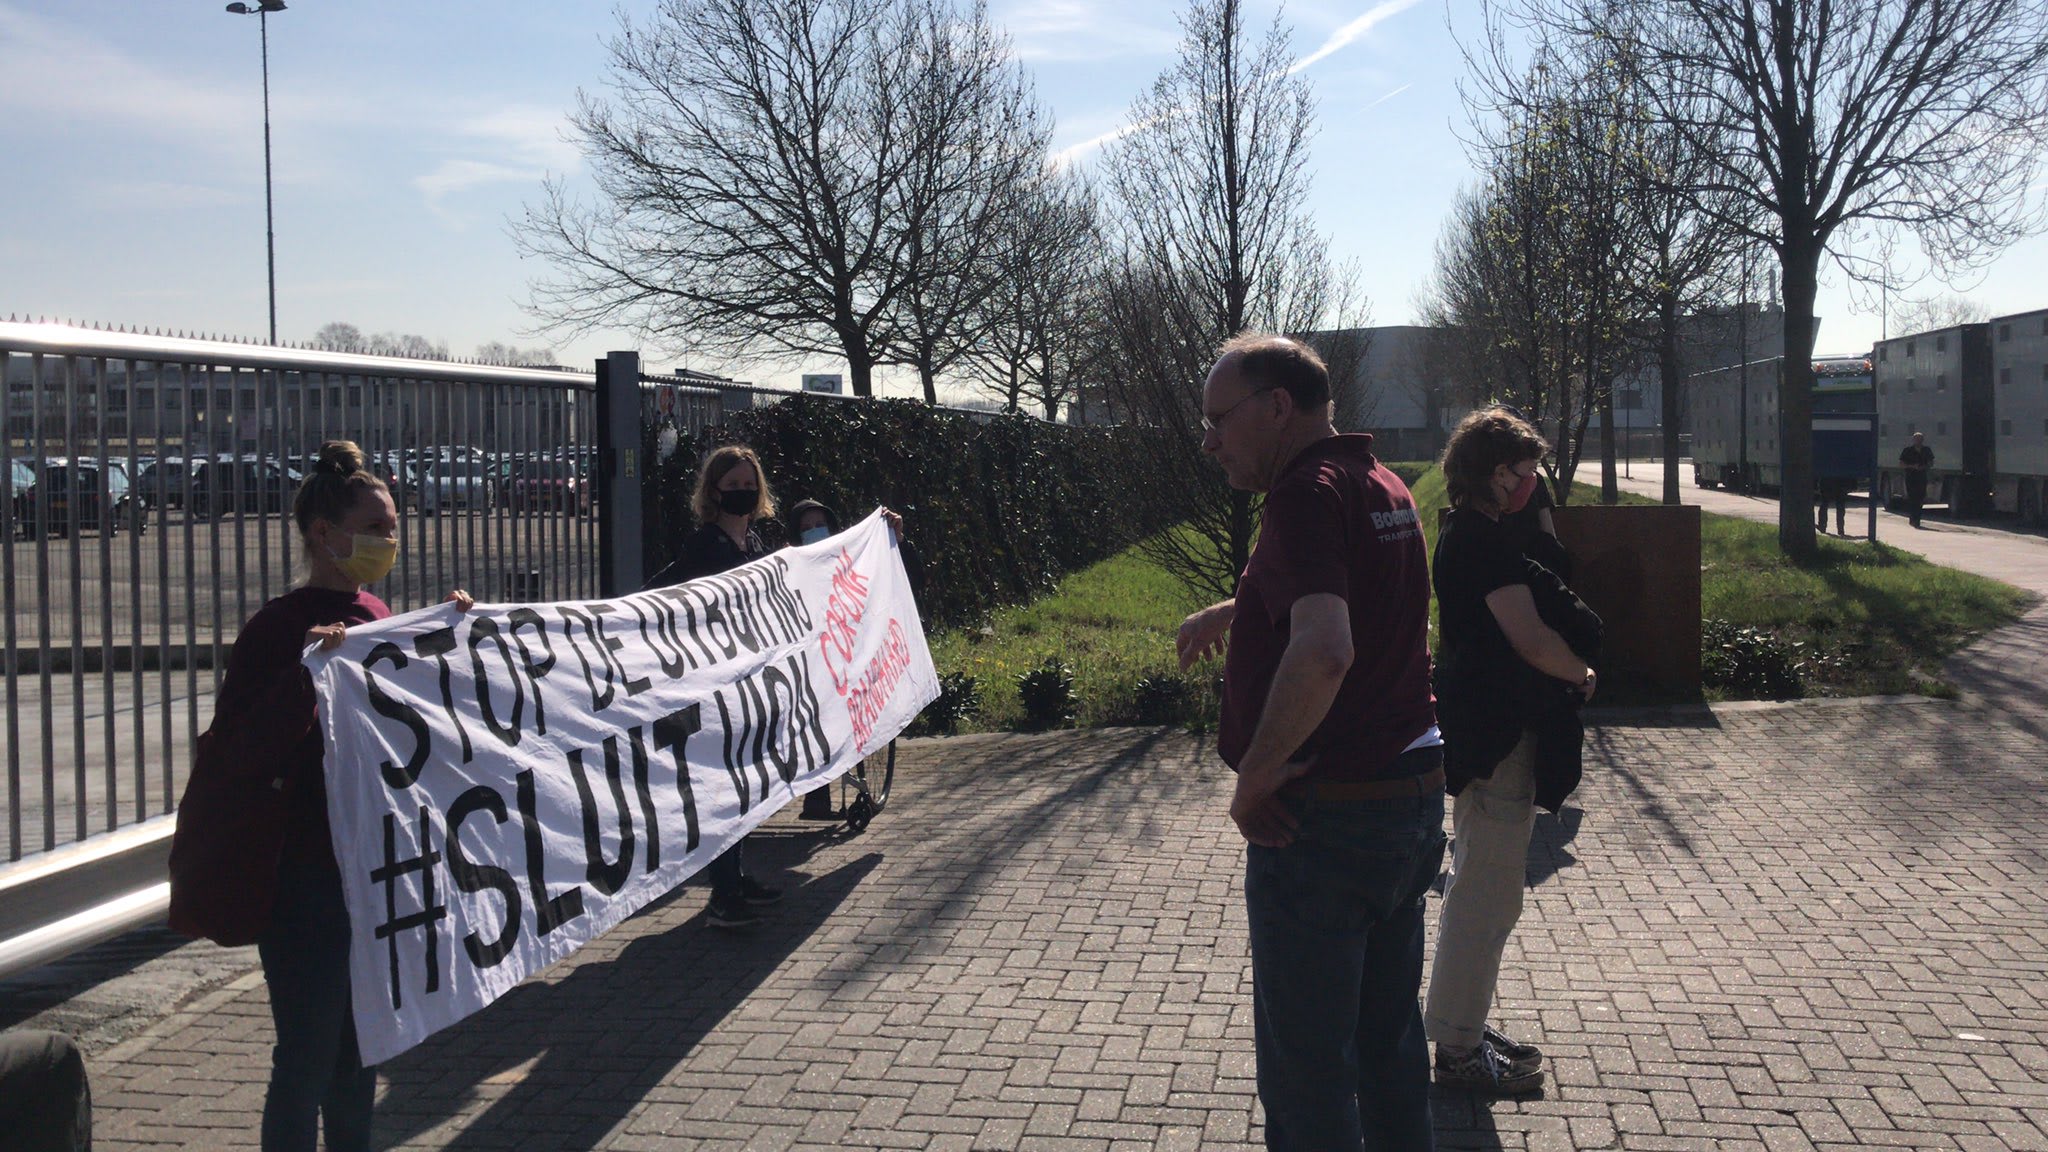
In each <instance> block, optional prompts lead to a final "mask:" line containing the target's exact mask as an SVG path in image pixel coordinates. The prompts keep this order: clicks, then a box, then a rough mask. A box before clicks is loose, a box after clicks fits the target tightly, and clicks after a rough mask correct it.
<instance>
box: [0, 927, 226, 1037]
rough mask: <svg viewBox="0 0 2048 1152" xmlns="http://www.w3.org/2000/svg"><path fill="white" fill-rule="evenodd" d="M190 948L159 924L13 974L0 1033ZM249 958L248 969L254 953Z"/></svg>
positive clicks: (0, 1001) (1, 996) (3, 998)
mask: <svg viewBox="0 0 2048 1152" xmlns="http://www.w3.org/2000/svg"><path fill="white" fill-rule="evenodd" d="M191 944H192V940H191V939H190V938H188V937H185V936H180V935H178V934H177V933H176V932H173V931H171V930H170V929H169V928H166V927H164V926H163V925H161V924H159V925H154V926H152V927H148V928H138V929H136V930H135V931H133V932H127V933H123V934H122V935H120V936H116V937H114V938H113V939H112V940H106V941H103V942H101V943H98V944H95V945H93V946H92V947H90V948H87V949H85V950H84V951H82V952H74V953H72V954H71V955H69V956H66V957H64V958H63V959H61V960H53V961H51V962H50V963H48V964H44V965H42V966H40V967H37V968H31V969H29V970H28V971H26V972H18V973H16V974H14V975H12V976H9V977H7V978H6V979H4V980H0V1028H12V1027H14V1026H15V1025H17V1024H20V1023H21V1022H23V1021H24V1020H27V1019H29V1018H30V1017H32V1016H35V1015H36V1014H38V1013H40V1012H43V1011H45V1010H47V1009H49V1008H53V1007H56V1006H58V1005H61V1004H64V1003H65V1002H67V1001H69V1000H71V999H73V998H74V997H77V996H80V995H82V994H84V993H87V992H90V991H91V990H93V989H95V988H98V987H99V986H101V985H103V984H105V983H107V982H108V981H110V980H113V979H116V978H118V977H120V976H124V975H127V974H128V973H130V972H133V971H134V970H136V969H137V968H140V967H142V966H143V965H144V964H147V963H149V962H150V961H152V960H155V959H158V958H160V957H163V956H168V955H170V954H171V953H172V952H175V951H177V950H178V949H180V948H184V947H186V946H188V945H191ZM201 947H205V948H216V947H217V946H216V945H202V946H201ZM223 951H224V950H223ZM250 956H251V962H252V963H253V958H254V953H253V952H251V953H250Z"/></svg>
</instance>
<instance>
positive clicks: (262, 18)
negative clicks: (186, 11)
mask: <svg viewBox="0 0 2048 1152" xmlns="http://www.w3.org/2000/svg"><path fill="white" fill-rule="evenodd" d="M228 11H230V12H232V13H234V14H235V15H237V16H250V15H253V16H255V17H256V24H257V27H258V28H259V29H260V30H261V34H262V41H263V250H264V256H265V263H266V264H267V265H268V267H269V271H270V342H271V343H272V344H276V343H277V223H276V218H275V216H274V214H273V212H272V209H271V202H270V14H271V13H272V12H282V11H284V0H256V3H254V4H243V3H240V2H239V0H237V2H236V3H234V4H230V5H228Z"/></svg>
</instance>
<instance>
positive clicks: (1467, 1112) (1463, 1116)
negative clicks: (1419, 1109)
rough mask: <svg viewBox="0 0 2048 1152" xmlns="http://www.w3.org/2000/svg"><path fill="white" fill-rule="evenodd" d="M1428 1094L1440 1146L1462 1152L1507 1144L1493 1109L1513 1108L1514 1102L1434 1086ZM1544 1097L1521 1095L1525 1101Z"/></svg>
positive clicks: (1495, 1150) (1488, 1151)
mask: <svg viewBox="0 0 2048 1152" xmlns="http://www.w3.org/2000/svg"><path fill="white" fill-rule="evenodd" d="M1429 1096H1430V1100H1429V1110H1430V1112H1431V1114H1432V1115H1433V1116H1434V1117H1435V1120H1436V1146H1437V1147H1438V1148H1442V1149H1458V1150H1459V1152H1499V1149H1501V1148H1503V1147H1504V1145H1503V1144H1502V1143H1501V1139H1500V1126H1499V1124H1498V1123H1496V1122H1495V1120H1494V1118H1493V1109H1494V1107H1495V1106H1496V1105H1497V1104H1498V1105H1504V1106H1505V1107H1507V1108H1508V1109H1510V1110H1513V1109H1514V1108H1515V1106H1516V1102H1515V1101H1496V1100H1492V1099H1489V1098H1487V1097H1484V1096H1475V1095H1473V1094H1472V1093H1470V1092H1465V1091H1461V1090H1456V1089H1449V1088H1438V1087H1436V1086H1434V1085H1432V1086H1431V1087H1430V1090H1429ZM1541 1098H1542V1096H1541V1094H1538V1095H1535V1096H1525V1097H1521V1099H1522V1100H1537V1099H1541ZM1522 1135H1524V1134H1522V1133H1518V1134H1517V1136H1518V1139H1517V1141H1516V1144H1517V1146H1520V1139H1519V1137H1520V1136H1522Z"/></svg>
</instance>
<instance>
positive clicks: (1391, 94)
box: [1359, 83, 1415, 112]
mask: <svg viewBox="0 0 2048 1152" xmlns="http://www.w3.org/2000/svg"><path fill="white" fill-rule="evenodd" d="M1413 87H1415V85H1414V84H1413V83H1409V84H1403V85H1401V86H1400V87H1399V88H1396V89H1394V90H1393V91H1392V92H1389V93H1387V94H1386V95H1385V96H1382V97H1380V98H1379V99H1377V100H1375V101H1373V102H1372V103H1370V104H1367V105H1366V106H1365V107H1363V108H1360V109H1359V111H1360V112H1370V111H1372V110H1373V109H1375V108H1377V107H1379V106H1380V105H1382V104H1385V103H1386V102H1387V101H1389V100H1392V99H1393V98H1394V97H1396V96H1399V95H1400V94H1401V93H1403V92H1406V91H1407V90H1409V89H1410V88H1413Z"/></svg>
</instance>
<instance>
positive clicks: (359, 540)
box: [172, 440, 472, 1152]
mask: <svg viewBox="0 0 2048 1152" xmlns="http://www.w3.org/2000/svg"><path fill="white" fill-rule="evenodd" d="M292 518H293V520H294V522H295V523H296V524H297V526H298V529H299V539H300V541H301V542H302V543H303V544H304V546H305V549H306V582H305V583H304V584H303V585H301V586H300V587H298V588H295V589H293V590H292V591H290V592H287V593H285V594H284V595H282V596H279V597H278V598H276V599H275V600H272V601H270V602H269V603H268V604H265V605H264V606H263V608H262V610H261V611H259V612H257V613H256V615H255V616H253V617H250V619H249V622H248V623H246V624H244V625H242V630H241V633H240V634H239V635H238V636H237V637H236V638H235V646H234V650H233V651H232V652H231V653H230V654H229V656H228V667H227V674H226V676H225V677H224V678H223V679H222V680H221V684H220V690H219V692H218V693H216V694H215V696H214V711H213V724H212V726H211V727H210V728H209V729H208V731H207V739H208V740H209V741H213V742H216V743H218V744H220V745H221V746H222V752H221V754H220V755H221V760H222V761H223V762H225V763H227V764H229V765H232V766H234V767H235V768H237V769H241V770H246V771H248V772H250V773H258V774H260V776H259V777H258V782H259V783H260V782H261V781H262V780H270V781H274V783H273V784H272V785H271V786H272V787H275V788H277V789H279V790H280V791H281V793H282V797H281V798H282V819H283V822H284V827H283V829H282V836H281V838H280V840H281V848H280V849H279V855H278V857H277V858H276V878H275V891H274V893H273V894H272V895H271V898H270V901H269V909H268V916H267V920H266V922H265V926H264V927H263V928H262V929H261V933H260V935H258V937H257V940H256V950H257V955H258V956H259V957H260V958H261V960H262V962H263V979H264V982H265V983H266V984H267V985H269V991H270V1016H271V1019H272V1021H273V1022H274V1023H275V1025H276V1030H277V1043H276V1046H275V1047H274V1048H273V1049H272V1051H271V1065H270V1087H269V1091H268V1093H267V1094H266V1095H265V1097H264V1102H263V1132H262V1147H263V1152H313V1149H314V1148H315V1146H316V1142H317V1139H318V1135H319V1133H320V1131H321V1130H322V1129H324V1130H325V1134H326V1137H327V1148H328V1149H329V1150H330V1152H358V1150H367V1149H368V1148H369V1147H370V1114H371V1107H372V1104H373V1103H374V1101H375V1099H376V1092H377V1073H376V1070H375V1069H374V1068H366V1067H364V1066H363V1064H362V1057H361V1055H360V1053H359V1052H358V1050H357V1047H356V1028H355V1015H354V1013H353V1011H352V1009H351V1001H350V992H349V967H348V955H349V918H348V907H347V905H346V904H345V903H344V901H343V899H342V891H341V869H340V867H339V865H338V864H337V863H336V862H335V855H334V842H333V835H332V833H331V831H330V830H329V827H328V822H327V787H326V767H327V766H326V764H325V760H326V749H325V747H324V745H323V744H322V741H321V737H320V732H319V729H318V726H317V725H316V723H315V721H316V719H317V717H316V707H317V698H316V697H315V695H314V692H313V683H312V678H311V677H310V676H309V675H308V674H307V673H306V670H305V669H304V668H303V667H302V666H301V664H300V659H301V657H302V655H303V652H304V649H305V647H306V646H307V645H308V644H313V643H318V644H320V645H321V646H322V647H325V648H333V647H335V646H337V645H339V644H340V643H341V642H342V640H343V639H344V638H346V636H347V634H348V627H349V625H351V624H367V623H370V622H371V621H373V620H382V619H384V618H385V617H387V616H389V615H391V609H390V608H388V607H386V606H385V604H384V602H383V601H382V600H380V599H378V598H377V597H376V596H374V595H372V594H371V593H370V592H369V591H368V590H367V586H368V585H371V584H375V583H377V582H378V581H380V580H382V579H384V577H385V576H386V575H387V574H389V573H390V571H391V568H392V566H393V564H395V563H396V561H397V558H398V508H397V506H396V505H394V504H393V503H392V501H391V490H390V489H389V487H387V486H386V484H385V482H384V481H383V480H382V479H380V478H378V477H377V476H376V475H375V474H373V473H371V472H370V471H368V470H367V468H366V462H365V460H364V458H363V453H362V450H361V449H359V448H357V447H356V446H355V445H354V444H352V443H350V442H348V441H345V440H335V441H329V442H328V443H325V444H322V445H321V446H320V455H319V458H318V460H317V461H316V462H315V463H314V465H313V470H312V471H311V472H310V473H309V474H308V475H307V476H306V478H305V480H304V481H303V482H302V483H300V485H299V490H298V495H297V497H296V498H295V499H294V500H293V503H292ZM448 599H449V601H450V602H452V603H454V604H456V605H457V606H458V607H459V608H461V609H462V610H464V611H467V610H468V609H469V607H470V605H471V603H472V602H471V600H470V597H469V594H468V593H466V592H462V591H459V590H458V591H456V592H454V593H452V594H450V596H449V597H448ZM338 770H339V771H345V772H346V771H358V770H361V771H374V769H373V768H371V767H370V766H368V765H341V766H339V767H338ZM199 783H201V781H200V779H199V777H198V775H197V774H196V773H195V775H194V780H193V784H199ZM193 792H194V788H193V785H192V784H188V786H187V791H186V800H187V802H188V803H189V802H190V800H191V798H192V796H193ZM184 807H185V805H184V804H181V805H180V808H181V809H183V808H184ZM179 833H180V841H179V842H178V843H174V844H173V846H172V873H173V876H174V877H175V876H177V875H178V872H179V864H178V856H179V854H180V853H181V852H182V851H184V850H185V849H186V848H187V847H188V842H187V841H186V840H185V837H186V836H187V835H195V834H198V829H197V828H188V827H186V824H185V823H184V822H182V821H181V823H180V825H179ZM175 883H176V881H175V880H174V884H175ZM180 898H181V894H179V893H177V892H175V891H174V892H173V895H172V905H173V910H174V913H175V911H176V909H177V907H178V905H179V902H180ZM173 923H174V926H175V923H176V921H175V916H174V921H173Z"/></svg>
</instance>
